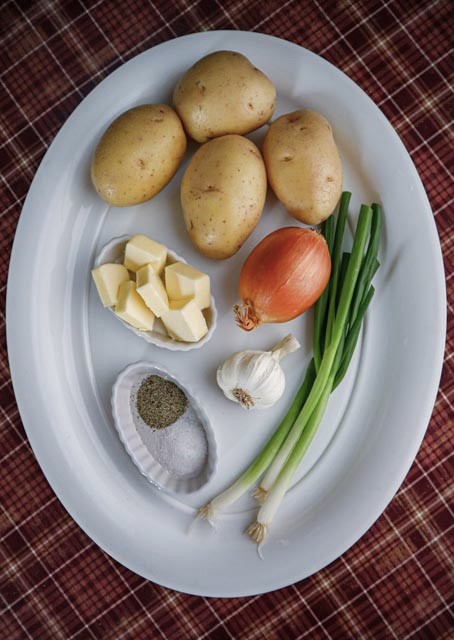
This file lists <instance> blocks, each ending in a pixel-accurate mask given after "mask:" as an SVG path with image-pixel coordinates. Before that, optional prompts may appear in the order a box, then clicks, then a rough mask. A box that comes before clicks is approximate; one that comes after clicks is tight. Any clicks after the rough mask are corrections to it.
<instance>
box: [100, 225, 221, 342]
mask: <svg viewBox="0 0 454 640" xmlns="http://www.w3.org/2000/svg"><path fill="white" fill-rule="evenodd" d="M130 238H131V236H130V235H123V236H119V237H117V238H112V239H111V240H109V241H108V242H107V243H106V244H105V245H104V246H103V247H102V249H101V251H100V252H99V253H98V255H97V256H96V259H95V261H94V265H93V266H94V267H99V266H100V265H101V264H105V263H106V262H117V263H120V264H123V258H124V252H125V246H126V243H127V242H128V240H130ZM174 262H184V263H186V260H185V259H184V258H182V257H181V256H178V255H177V254H176V253H175V252H174V251H172V250H171V249H167V262H166V264H173V263H174ZM106 308H107V309H108V310H109V311H110V313H112V314H113V315H114V316H115V318H116V319H117V320H118V322H121V324H122V325H123V326H124V327H126V328H127V329H129V330H130V331H132V332H133V333H135V334H136V336H139V338H142V340H145V341H146V342H149V343H150V344H154V345H156V346H157V347H161V348H162V349H170V351H191V350H192V349H200V347H203V345H204V344H206V343H207V342H208V341H209V340H210V339H211V336H212V335H213V333H214V331H215V329H216V321H217V311H216V304H215V302H214V298H213V296H211V306H210V307H209V308H208V309H204V310H203V311H202V313H203V315H204V317H205V320H206V323H207V327H208V332H207V333H206V334H205V335H204V336H203V338H202V339H201V340H199V341H198V342H181V341H180V340H174V339H173V338H171V337H170V336H169V335H168V334H167V331H166V330H165V327H164V325H163V323H162V321H161V320H160V318H156V319H155V322H154V325H153V331H141V330H140V329H136V328H135V327H132V326H131V325H130V324H128V323H127V322H125V321H124V320H122V319H121V318H119V317H118V316H117V315H116V313H115V312H114V310H113V308H112V307H106Z"/></svg>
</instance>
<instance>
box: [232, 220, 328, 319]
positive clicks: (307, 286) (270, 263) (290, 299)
mask: <svg viewBox="0 0 454 640" xmlns="http://www.w3.org/2000/svg"><path fill="white" fill-rule="evenodd" d="M330 273H331V259H330V255H329V250H328V245H327V244H326V240H325V238H324V237H323V236H322V235H321V234H320V233H319V232H318V231H315V230H314V229H303V228H301V227H284V228H282V229H277V231H273V232H272V233H270V234H269V235H268V236H266V237H265V238H263V240H262V241H261V242H259V244H258V245H257V246H256V247H255V248H254V249H253V250H252V252H251V254H250V255H249V257H248V258H247V259H246V261H245V263H244V264H243V267H242V269H241V273H240V282H239V294H240V298H241V300H242V301H243V304H242V305H235V306H234V308H233V310H234V313H235V319H236V322H237V324H238V326H240V327H241V328H242V329H244V330H245V331H251V330H252V329H255V327H257V326H258V325H259V324H261V323H263V322H287V321H288V320H292V319H293V318H296V317H297V316H299V315H301V314H302V313H304V312H305V311H306V310H307V309H309V307H311V306H312V305H313V304H314V303H315V302H316V301H317V299H318V298H319V297H320V296H321V294H322V293H323V290H324V289H325V287H326V285H327V284H328V280H329V277H330Z"/></svg>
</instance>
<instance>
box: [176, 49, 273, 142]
mask: <svg viewBox="0 0 454 640" xmlns="http://www.w3.org/2000/svg"><path fill="white" fill-rule="evenodd" d="M275 102H276V89H275V88H274V85H273V83H272V82H271V81H270V80H269V79H268V78H267V77H266V75H265V74H264V73H262V72H261V71H260V70H259V69H257V68H256V67H254V66H253V65H252V64H251V62H249V60H248V59H247V58H245V56H243V55H241V53H236V52H235V51H216V52H215V53H210V54H209V55H207V56H205V57H204V58H202V59H201V60H199V61H198V62H196V63H195V64H194V66H192V67H191V68H190V69H189V70H188V71H187V72H186V73H185V74H184V76H183V77H182V78H181V80H180V81H179V83H178V84H177V86H176V88H175V91H174V94H173V105H174V107H175V109H176V110H177V113H178V115H179V116H180V118H181V120H182V121H183V124H184V127H185V129H186V132H187V133H188V134H189V135H190V136H191V138H194V140H197V142H206V141H207V140H210V139H211V138H217V137H218V136H223V135H225V134H228V133H238V134H243V133H249V132H250V131H254V129H258V128H259V127H261V126H262V125H263V124H265V122H266V121H267V120H269V118H270V117H271V116H272V114H273V111H274V106H275Z"/></svg>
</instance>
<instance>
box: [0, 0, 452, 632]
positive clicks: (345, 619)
mask: <svg viewBox="0 0 454 640" xmlns="http://www.w3.org/2000/svg"><path fill="white" fill-rule="evenodd" d="M0 23H1V30H2V32H1V56H0V67H1V68H0V71H1V114H0V121H1V127H2V133H1V146H0V149H1V151H0V168H1V176H2V181H1V189H0V193H1V202H0V358H1V364H0V458H1V467H0V478H1V481H0V491H1V511H0V513H1V515H0V539H1V545H0V569H1V571H0V608H1V613H0V616H1V617H0V637H1V638H5V639H8V640H13V639H16V638H21V639H22V638H33V639H35V638H39V639H41V638H64V639H65V640H69V639H70V638H78V639H80V640H81V639H82V638H111V639H115V640H119V639H120V638H123V639H126V638H134V639H137V638H186V637H187V638H216V639H221V638H245V639H246V638H247V639H248V638H251V639H252V638H255V639H257V640H259V639H260V638H266V639H268V640H269V639H271V638H309V639H314V638H342V639H345V638H357V639H372V638H373V639H376V638H399V639H400V640H403V639H404V638H427V639H429V638H430V639H442V638H445V639H447V638H452V637H454V617H453V612H452V608H451V607H452V604H453V575H452V573H450V561H451V562H452V559H453V555H454V553H453V552H454V549H453V531H454V529H453V522H454V520H453V509H452V507H453V504H452V502H451V504H450V499H451V496H452V488H453V477H454V473H453V467H452V462H453V454H452V447H453V444H452V443H453V441H454V417H453V412H452V404H451V402H452V392H453V360H452V351H453V346H454V332H453V331H452V328H453V327H452V315H451V318H450V329H451V331H450V333H449V334H448V335H449V337H448V343H447V350H446V358H445V366H444V372H443V376H442V380H441V388H440V392H439V394H438V398H437V401H436V405H435V409H434V413H433V416H432V419H431V422H430V426H429V429H428V432H427V435H426V437H425V440H424V443H423V445H422V447H421V449H420V451H419V454H418V456H417V459H416V461H415V463H414V464H413V466H412V468H411V471H410V472H409V474H408V476H407V478H406V480H405V482H404V484H403V486H402V487H401V489H400V491H399V492H398V494H397V495H396V497H395V498H394V500H393V501H392V503H391V504H390V506H389V507H388V508H387V509H386V511H385V513H384V514H383V515H382V516H381V517H380V519H379V520H378V521H377V523H376V524H375V525H374V526H373V527H372V528H371V529H370V530H369V531H368V532H367V534H366V535H365V536H364V537H363V538H362V539H361V540H360V541H359V542H358V543H357V544H356V545H355V546H354V547H353V548H352V549H350V550H349V551H348V552H347V553H345V554H344V555H343V556H342V557H341V558H339V559H338V560H337V561H336V562H334V563H333V564H332V565H330V566H329V567H327V568H326V569H324V570H323V571H320V572H319V573H317V574H316V575H314V576H312V577H311V578H308V579H306V580H304V581H302V582H300V583H298V584H295V585H293V586H290V587H288V588H285V589H281V590H280V591H276V592H273V593H270V594H266V595H262V596H257V597H252V598H243V599H231V600H227V599H225V600H224V599H206V598H200V597H193V596H187V595H183V594H180V593H176V592H173V591H170V590H166V589H164V588H162V587H160V586H157V585H155V584H152V583H150V582H147V581H146V580H144V579H143V578H141V577H139V576H137V575H135V574H134V573H131V572H130V571H129V570H127V569H125V568H124V567H122V566H120V565H119V564H117V563H116V562H115V561H114V560H112V559H111V558H110V557H109V556H107V555H106V554H105V553H104V552H103V551H101V550H100V549H99V548H98V547H97V546H96V545H95V544H94V543H93V542H92V541H91V540H90V539H89V538H88V537H87V536H86V535H85V534H84V533H83V532H82V531H81V530H80V529H79V527H78V526H77V525H76V524H75V523H74V522H73V521H72V520H71V518H70V517H69V515H68V514H67V513H66V511H65V509H64V508H63V507H62V506H61V504H60V503H59V501H58V500H57V498H56V497H55V495H54V493H53V491H52V489H51V488H50V486H49V485H48V483H47V482H46V480H45V478H44V476H43V474H42V472H41V470H40V468H39V466H38V464H37V462H36V460H35V457H34V455H33V452H32V450H31V448H30V445H29V444H28V441H27V438H26V436H25V432H24V429H23V427H22V424H21V420H20V417H19V414H18V410H17V407H16V403H15V400H14V394H13V388H12V385H11V379H10V375H9V369H8V361H7V353H6V338H5V299H6V280H7V273H8V262H9V255H10V251H11V246H12V243H13V238H14V231H15V227H16V224H17V221H18V218H19V215H20V212H21V208H22V205H23V202H24V199H25V196H26V193H27V190H28V188H29V186H30V183H31V181H32V179H33V175H34V173H35V171H36V169H37V167H38V165H39V163H40V161H41V159H42V157H43V155H44V153H45V151H46V148H47V147H48V146H49V145H50V143H51V142H52V139H53V138H54V136H55V134H56V133H57V131H58V129H59V128H60V126H61V125H62V124H63V123H64V122H65V120H66V119H67V118H68V116H69V115H70V114H71V112H72V111H73V109H74V108H75V107H76V105H77V104H79V103H80V101H81V100H82V99H83V98H84V96H86V95H87V94H88V92H89V91H90V90H91V89H92V88H93V87H94V86H95V85H96V84H98V83H99V82H100V80H102V78H104V77H106V76H107V75H108V74H109V73H110V72H111V71H112V70H113V69H115V68H116V67H118V66H119V65H121V64H122V63H123V62H124V61H126V60H128V59H130V58H131V57H133V56H135V55H136V54H138V53H140V52H141V51H144V50H146V49H148V48H149V47H152V46H154V45H156V44H158V43H160V42H163V41H165V40H168V39H170V38H174V37H176V36H181V35H184V34H187V33H193V32H197V31H200V30H207V29H243V30H252V31H260V32H263V33H268V34H272V35H275V36H280V37H282V38H286V39H288V40H291V41H293V42H296V43H298V44H301V45H303V46H304V47H307V48H309V49H311V50H312V51H314V52H315V53H317V54H319V55H321V56H323V57H324V58H326V59H327V60H329V61H330V62H332V63H334V64H335V65H336V66H338V67H339V68H340V69H342V70H343V71H344V72H345V73H346V74H348V75H349V76H350V77H351V78H352V79H353V80H354V81H355V82H357V83H358V84H359V85H360V86H361V87H362V88H363V89H364V90H365V91H366V92H367V93H368V94H369V95H370V96H371V97H372V98H373V100H374V101H375V102H376V103H377V104H378V105H379V107H380V108H381V109H382V110H383V111H384V113H385V114H386V116H387V117H388V118H389V120H390V121H391V123H392V124H393V126H394V127H395V129H396V131H397V132H398V134H399V135H400V137H401V138H402V140H403V142H404V144H405V145H406V147H407V149H408V151H409V152H410V154H411V157H412V158H413V161H414V162H415V164H416V167H417V169H418V171H419V174H420V176H421V178H422V180H423V183H424V186H425V188H426V190H427V192H428V195H429V199H430V202H431V205H432V208H433V213H434V215H435V220H436V224H437V227H438V232H439V235H440V239H441V245H442V248H443V253H444V259H445V269H446V274H447V276H448V279H447V284H448V296H449V300H450V302H451V304H452V300H453V293H454V285H453V280H452V279H449V276H452V261H453V234H452V229H453V226H452V223H453V215H452V201H453V198H452V190H450V187H452V183H451V178H452V174H451V173H450V168H451V169H452V164H451V167H449V152H450V151H452V148H453V146H452V130H451V131H450V129H449V125H450V118H451V114H450V109H451V108H452V93H451V89H450V83H449V77H450V72H451V71H452V68H453V59H452V56H450V51H451V49H452V44H453V43H452V34H453V32H454V23H453V5H452V3H450V2H449V0H435V1H434V2H423V1H418V0H413V1H410V0H408V1H405V2H403V1H402V2H400V1H397V0H396V1H394V0H388V1H386V2H382V1H381V0H368V1H362V2H350V1H348V0H339V1H337V2H326V1H323V0H307V1H305V2H299V1H298V0H287V1H282V2H273V1H272V0H261V1H254V0H236V1H235V2H222V1H221V0H192V1H191V0H171V1H164V0H163V1H160V2H151V1H147V0H122V1H121V2H120V1H118V2H117V1H107V0H101V1H99V0H98V1H97V2H96V1H95V2H93V1H92V0H61V1H57V0H40V1H32V0H9V1H8V0H6V1H5V0H4V1H3V2H2V3H1V8H0ZM450 136H451V137H450ZM451 158H452V153H451ZM449 223H451V228H450V224H449ZM450 232H451V233H450ZM450 309H451V310H452V307H450ZM451 571H452V566H451Z"/></svg>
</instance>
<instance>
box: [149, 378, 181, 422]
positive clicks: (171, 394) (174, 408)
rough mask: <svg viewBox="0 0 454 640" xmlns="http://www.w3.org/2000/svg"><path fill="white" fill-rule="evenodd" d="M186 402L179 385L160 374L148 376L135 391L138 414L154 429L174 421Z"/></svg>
mask: <svg viewBox="0 0 454 640" xmlns="http://www.w3.org/2000/svg"><path fill="white" fill-rule="evenodd" d="M187 404H188V399H187V397H186V395H185V394H184V392H183V391H182V390H181V389H180V387H178V386H177V385H176V384H174V383H173V382H171V381H170V380H166V379H165V378H161V376H148V378H145V380H144V381H143V382H142V384H141V385H140V387H139V390H138V391H137V397H136V406H137V411H138V413H139V416H140V417H141V418H142V420H143V421H144V422H145V423H146V424H147V425H148V426H149V427H153V428H154V429H164V428H165V427H169V426H170V425H171V424H173V423H174V422H176V421H177V420H178V418H180V417H181V416H182V415H183V413H184V412H185V410H186V407H187Z"/></svg>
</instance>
